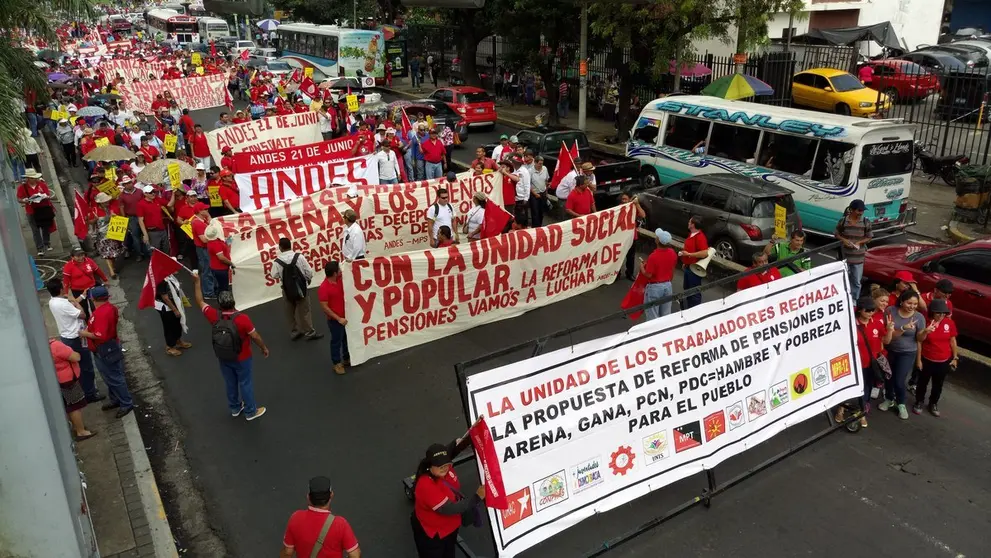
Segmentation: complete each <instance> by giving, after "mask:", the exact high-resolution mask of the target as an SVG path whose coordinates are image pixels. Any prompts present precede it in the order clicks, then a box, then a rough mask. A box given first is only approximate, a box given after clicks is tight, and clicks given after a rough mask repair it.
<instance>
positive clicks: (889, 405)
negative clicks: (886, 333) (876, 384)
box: [877, 289, 926, 420]
mask: <svg viewBox="0 0 991 558" xmlns="http://www.w3.org/2000/svg"><path fill="white" fill-rule="evenodd" d="M918 307H919V293H917V292H915V291H913V290H910V289H906V290H905V291H903V292H902V294H901V295H900V296H899V297H898V304H897V305H896V306H893V307H891V308H888V319H889V320H890V321H891V322H892V327H893V331H892V336H891V342H890V343H888V362H890V363H891V378H886V379H885V381H884V401H882V402H881V404H880V405H878V407H877V408H878V409H879V410H881V411H887V410H889V409H892V410H897V411H898V417H899V418H901V419H902V420H905V419H908V408H907V407H906V406H905V405H906V400H907V385H906V382H907V380H908V376H909V374H910V373H911V372H912V366H914V365H915V362H916V354H917V353H918V350H919V342H920V341H922V340H923V339H925V335H926V333H925V332H924V331H923V330H925V329H926V320H925V318H923V317H922V314H920V313H919V312H918Z"/></svg>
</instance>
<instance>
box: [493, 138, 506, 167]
mask: <svg viewBox="0 0 991 558" xmlns="http://www.w3.org/2000/svg"><path fill="white" fill-rule="evenodd" d="M503 151H505V152H507V153H508V152H509V151H510V147H509V146H508V145H507V146H506V147H503V146H502V144H501V143H500V144H499V145H497V146H495V148H494V149H493V150H492V160H493V161H495V162H497V163H498V162H499V161H501V160H502V155H503Z"/></svg>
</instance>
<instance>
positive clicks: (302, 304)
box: [272, 209, 354, 341]
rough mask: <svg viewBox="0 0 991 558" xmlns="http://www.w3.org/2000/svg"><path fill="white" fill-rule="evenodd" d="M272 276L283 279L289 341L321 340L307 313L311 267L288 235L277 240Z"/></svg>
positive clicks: (321, 336)
mask: <svg viewBox="0 0 991 558" xmlns="http://www.w3.org/2000/svg"><path fill="white" fill-rule="evenodd" d="M348 212H351V213H352V214H353V213H354V212H353V211H352V210H350V209H348V210H347V211H345V212H344V213H345V220H346V219H347V213H348ZM272 279H275V280H276V281H281V282H282V301H283V302H284V307H285V311H286V319H287V320H288V321H289V328H290V332H289V338H290V340H292V341H296V340H297V339H300V338H305V339H306V340H307V341H316V340H317V339H322V338H323V334H322V333H317V331H316V330H315V329H313V318H312V317H311V316H310V297H309V288H310V283H311V282H312V281H313V268H312V267H310V263H309V262H307V261H306V256H304V255H303V253H302V252H296V251H295V250H293V246H292V241H291V240H289V239H288V238H280V239H279V255H278V256H276V257H275V262H274V265H273V266H272Z"/></svg>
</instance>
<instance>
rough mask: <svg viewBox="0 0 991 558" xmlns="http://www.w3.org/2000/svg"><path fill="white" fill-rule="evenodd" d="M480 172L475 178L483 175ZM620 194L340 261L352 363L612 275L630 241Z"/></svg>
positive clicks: (629, 220) (632, 216)
mask: <svg viewBox="0 0 991 558" xmlns="http://www.w3.org/2000/svg"><path fill="white" fill-rule="evenodd" d="M490 176H496V175H485V176H479V177H476V178H479V179H484V178H487V177H490ZM635 229H636V212H635V210H634V209H633V207H632V205H631V204H624V205H621V206H617V207H614V208H611V209H606V210H604V211H599V212H597V213H592V214H591V215H583V216H581V217H576V218H574V219H572V220H570V221H565V222H563V223H555V224H553V225H548V226H546V227H541V228H537V229H521V230H517V231H512V232H509V233H506V234H502V235H498V236H493V237H491V238H484V239H482V240H478V241H475V242H471V243H466V244H460V245H454V246H450V247H448V248H442V249H436V250H426V251H415V252H406V253H403V254H400V255H398V256H390V257H381V256H380V257H371V258H368V259H365V260H359V261H356V262H352V263H350V264H347V265H345V266H344V268H343V269H344V293H345V312H346V313H347V317H348V323H347V325H346V326H345V327H346V328H347V334H348V350H349V352H350V354H351V362H352V363H353V364H361V363H363V362H365V361H366V360H368V359H370V358H374V357H377V356H381V355H385V354H388V353H392V352H395V351H399V350H402V349H405V348H408V347H413V346H416V345H419V344H421V343H427V342H429V341H434V340H436V339H440V338H442V337H446V336H448V335H453V334H455V333H460V332H463V331H464V330H466V329H470V328H472V327H475V326H479V325H482V324H486V323H491V322H495V321H499V320H504V319H506V318H512V317H514V316H518V315H520V314H522V313H524V312H526V311H527V310H532V309H534V308H539V307H541V306H545V305H547V304H551V303H554V302H557V301H560V300H564V299H566V298H570V297H572V296H575V295H578V294H581V293H583V292H586V291H589V290H591V289H594V288H596V287H598V286H600V285H606V284H610V283H612V282H613V281H615V280H616V274H617V273H618V272H619V270H620V268H621V267H622V265H623V258H624V256H625V254H626V251H627V250H628V249H629V248H630V246H631V245H632V244H633V233H634V230H635Z"/></svg>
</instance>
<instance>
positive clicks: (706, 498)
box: [402, 233, 901, 558]
mask: <svg viewBox="0 0 991 558" xmlns="http://www.w3.org/2000/svg"><path fill="white" fill-rule="evenodd" d="M899 234H901V233H893V234H890V235H884V236H880V237H875V239H874V242H876V241H879V240H883V239H887V238H890V237H893V236H897V235H899ZM839 248H840V242H832V243H829V244H826V245H823V246H820V247H817V248H815V249H812V250H807V251H805V252H803V253H801V254H799V255H796V256H793V257H790V258H787V259H783V260H780V261H776V262H774V263H773V264H768V265H765V266H762V267H759V268H755V269H752V270H748V271H744V272H742V273H737V274H733V275H730V276H727V277H723V278H720V279H718V280H715V281H711V282H708V283H704V284H702V285H701V286H699V287H695V288H693V289H690V290H687V291H684V292H681V293H676V294H672V295H669V296H666V297H663V298H661V299H659V300H656V301H654V302H651V303H648V304H643V305H641V306H637V307H635V308H630V309H627V310H621V311H620V312H616V313H613V314H609V315H607V316H602V317H599V318H596V319H594V320H591V321H588V322H585V323H582V324H578V325H576V326H572V327H570V328H566V329H562V330H558V331H555V332H553V333H550V334H547V335H544V336H541V337H538V338H534V339H531V340H529V341H524V342H522V343H517V344H516V345H512V346H509V347H505V348H502V349H499V350H497V351H494V352H491V353H489V354H486V355H482V356H478V357H475V358H473V359H471V360H467V361H462V362H459V363H457V364H455V365H454V372H455V376H456V379H457V383H458V393H459V396H460V399H461V408H462V411H463V413H464V416H465V422H466V427H470V426H471V423H472V422H473V418H472V417H470V416H469V413H468V395H467V393H468V392H467V378H468V376H469V374H468V373H467V372H466V371H467V370H468V368H470V367H476V366H479V365H481V364H484V363H486V362H489V361H492V360H496V359H499V358H502V357H507V356H509V355H512V354H513V353H516V352H519V351H522V350H524V349H527V348H528V347H530V348H531V350H530V356H529V358H533V357H536V356H538V355H540V354H541V353H543V351H544V348H545V347H546V346H547V343H548V342H549V341H551V340H554V339H557V338H559V337H565V336H567V337H569V338H571V336H572V335H573V334H574V333H576V332H579V331H581V330H584V329H587V328H589V327H593V326H596V325H599V324H603V323H606V322H608V321H609V320H613V319H616V318H625V317H626V316H627V315H629V314H631V313H634V312H637V311H641V310H643V309H645V308H648V307H651V306H655V305H660V304H663V303H665V302H668V301H670V302H678V303H680V302H681V300H682V299H684V298H686V297H688V296H691V295H693V294H697V293H702V292H704V291H706V290H708V289H711V288H713V287H718V286H723V285H728V284H733V283H735V282H736V281H737V280H739V279H740V278H742V277H746V276H748V275H753V274H756V273H761V272H763V271H765V270H767V269H769V268H771V267H778V266H780V265H782V264H787V263H790V262H793V261H796V260H799V259H802V258H805V257H808V256H809V255H810V254H814V253H829V252H831V251H836V250H838V249H839ZM842 406H843V407H844V408H845V409H846V410H847V411H850V413H849V414H847V418H846V419H845V420H843V421H842V422H837V421H836V420H834V418H833V415H832V414H831V413H830V412H828V411H827V412H826V413H825V415H826V419H827V421H828V423H827V424H828V426H826V427H825V428H823V429H822V430H820V431H818V432H816V433H815V434H813V435H811V436H809V437H807V438H805V439H804V440H801V441H799V442H797V443H796V444H794V445H792V446H791V447H789V448H788V449H786V450H784V451H782V452H780V453H777V454H775V455H773V456H771V457H770V458H768V459H766V460H764V461H763V462H761V463H758V464H757V465H755V466H753V467H751V468H749V469H747V470H746V471H744V472H742V473H740V474H738V475H736V476H734V477H731V478H730V479H728V480H726V481H724V482H722V483H719V482H718V481H717V479H716V474H715V471H714V470H713V469H706V470H705V471H704V473H705V486H704V487H703V488H702V489H701V490H700V491H699V495H698V496H696V497H694V498H692V499H690V500H687V501H685V502H684V503H682V504H679V505H678V506H675V507H674V508H672V509H670V510H668V511H667V512H665V513H663V514H661V515H659V516H657V517H654V518H652V519H649V520H648V521H646V522H644V523H641V524H640V525H638V526H637V527H636V528H634V529H632V530H630V531H627V532H625V533H622V534H620V535H618V536H616V537H614V538H611V539H608V540H605V541H603V542H602V544H601V546H599V547H598V548H596V549H594V550H590V551H588V552H587V553H585V554H584V557H585V558H593V557H597V556H603V555H604V554H606V553H607V552H609V551H610V550H612V549H613V548H615V547H617V546H620V545H622V544H624V543H627V542H629V541H631V540H633V539H635V538H637V537H638V536H640V535H642V534H644V533H646V532H648V531H650V530H651V529H653V528H655V527H657V526H659V525H661V524H662V523H664V522H666V521H668V520H670V519H674V518H675V517H677V516H679V515H681V514H682V513H684V512H686V511H688V510H689V509H691V508H693V507H695V506H697V505H702V506H703V507H705V508H709V507H710V506H711V505H712V499H713V498H714V497H716V496H718V495H719V494H721V493H723V492H725V491H727V490H729V489H730V488H732V487H733V486H735V485H737V484H739V483H741V482H743V481H744V480H746V479H748V478H750V477H751V476H753V475H755V474H756V473H758V472H760V471H763V470H764V469H767V468H769V467H771V466H772V465H774V464H776V463H778V462H780V461H783V460H784V459H786V458H788V457H789V456H791V455H793V454H795V453H797V452H799V451H801V450H803V449H805V448H807V447H809V446H811V445H813V444H815V443H816V442H818V441H819V440H821V439H823V438H825V437H826V436H828V435H830V434H832V433H833V432H835V431H837V430H840V429H845V430H847V431H848V432H850V433H856V432H858V431H859V430H860V422H859V421H860V418H861V417H863V416H864V414H865V410H864V408H863V407H862V405H861V403H860V401H859V400H858V401H857V402H856V403H850V402H847V403H844V404H843V405H842ZM473 461H475V454H474V452H472V453H470V454H467V455H463V456H460V457H458V458H457V459H455V460H454V465H455V466H457V465H462V464H464V463H468V462H473ZM690 478H692V477H687V478H686V479H683V480H688V479H690ZM413 481H414V479H413V477H405V478H403V481H402V482H403V490H404V492H405V493H406V496H407V498H409V500H410V501H412V500H413ZM458 548H459V549H460V550H461V552H463V553H464V555H465V556H467V557H468V558H488V557H489V555H487V554H478V553H477V552H475V551H474V550H472V549H471V548H470V547H469V546H468V544H467V543H466V542H465V541H464V539H462V537H461V536H460V535H458ZM497 555H498V551H497V549H496V548H495V541H494V540H493V541H492V554H491V556H497Z"/></svg>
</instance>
